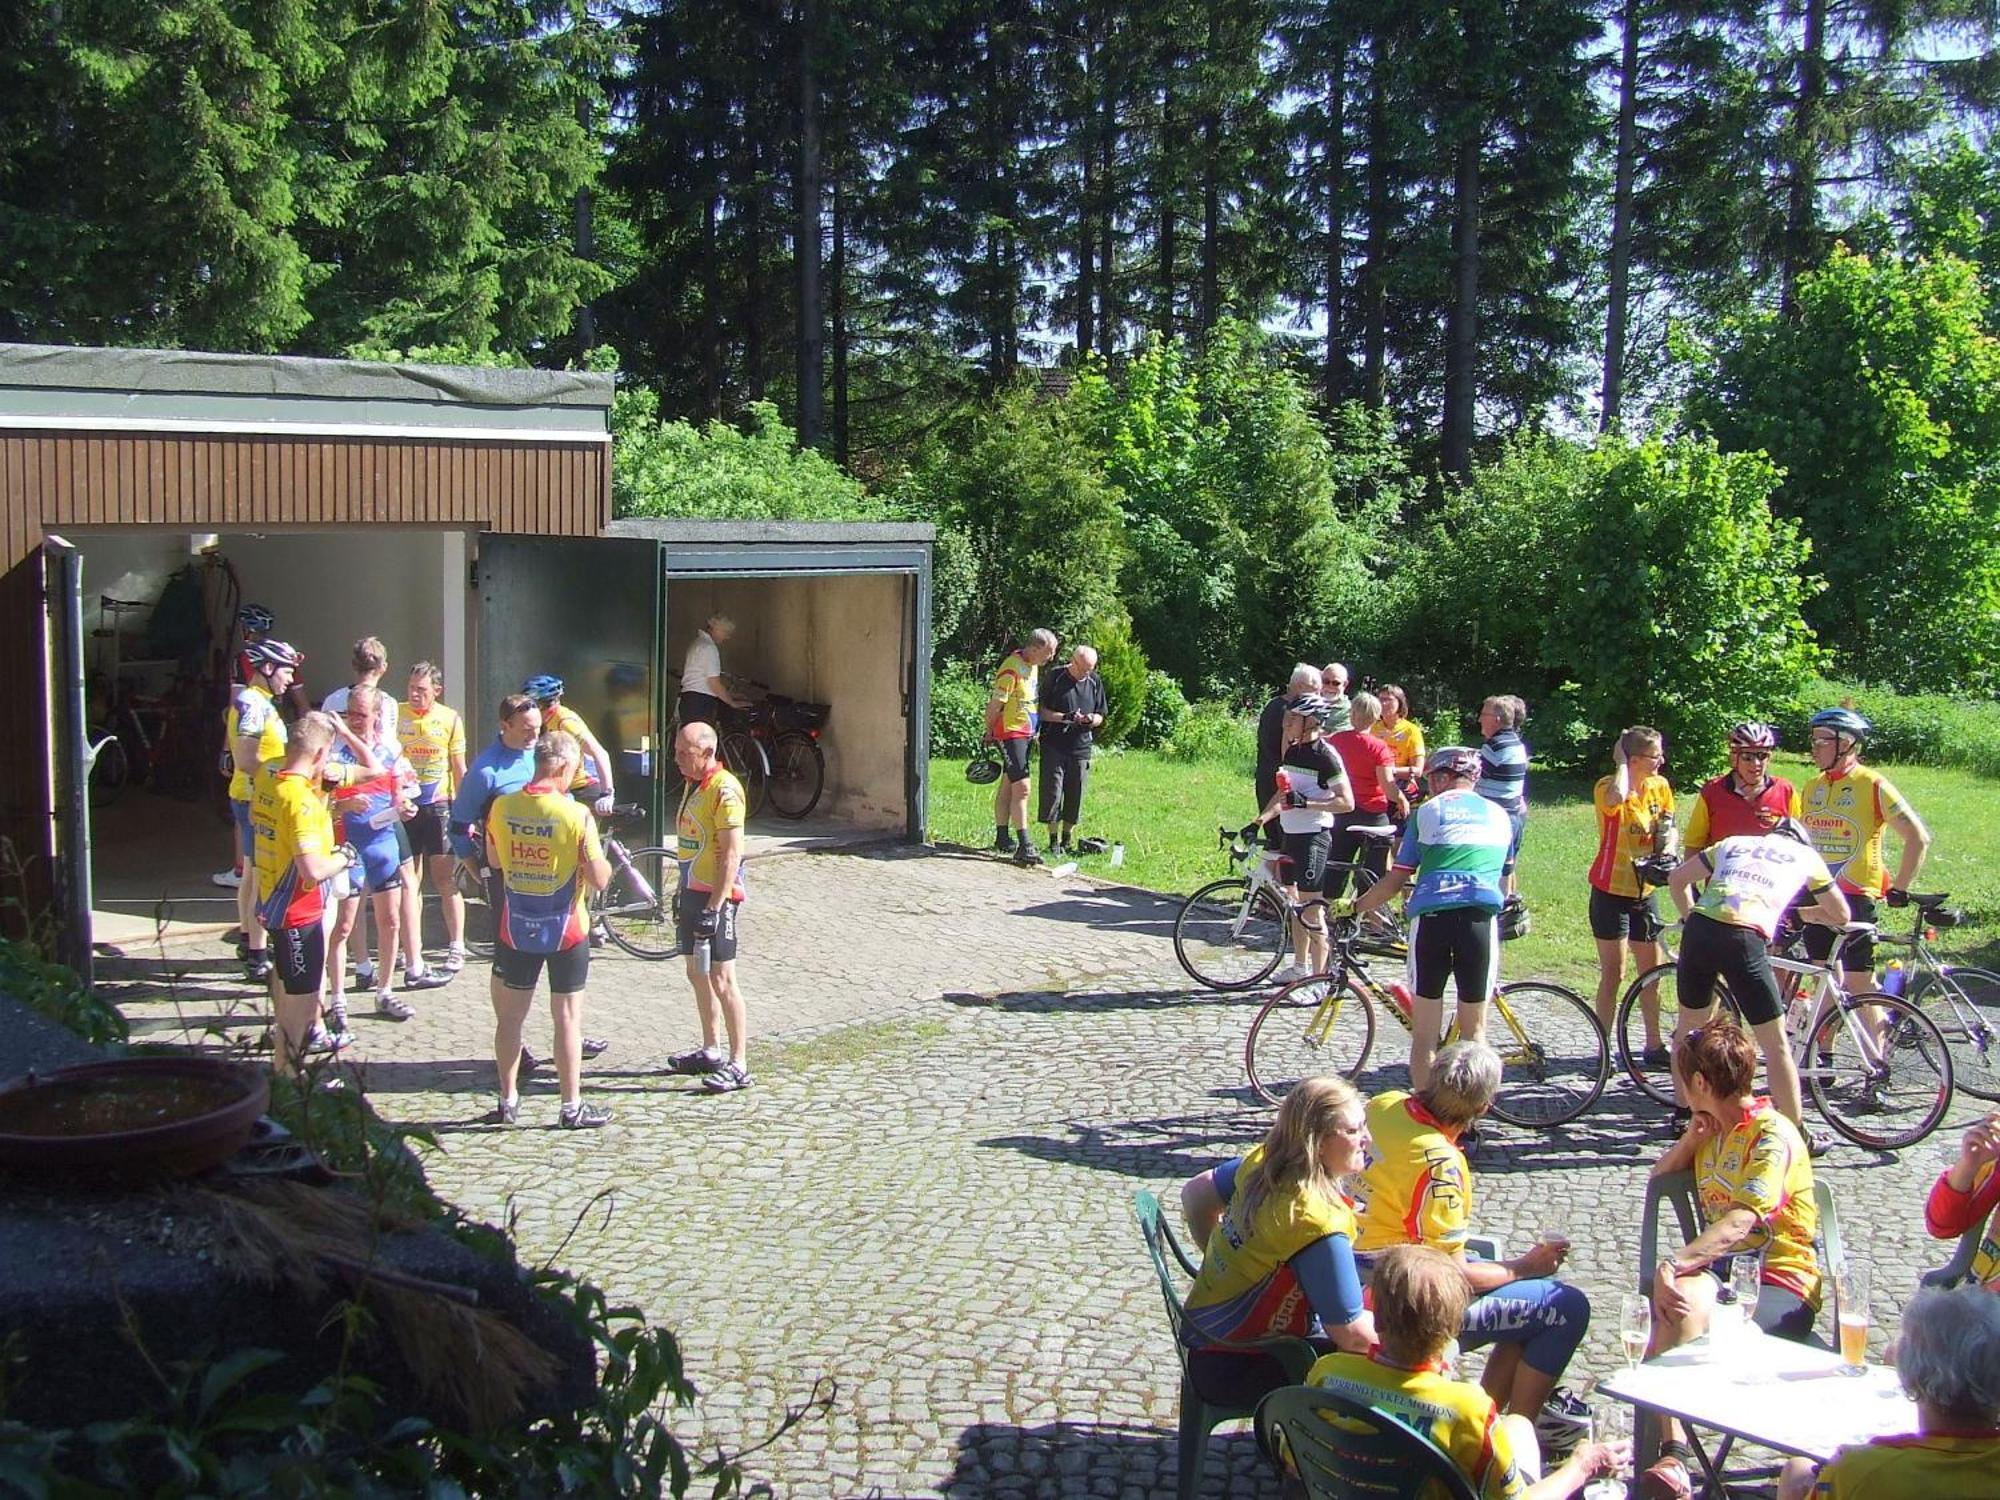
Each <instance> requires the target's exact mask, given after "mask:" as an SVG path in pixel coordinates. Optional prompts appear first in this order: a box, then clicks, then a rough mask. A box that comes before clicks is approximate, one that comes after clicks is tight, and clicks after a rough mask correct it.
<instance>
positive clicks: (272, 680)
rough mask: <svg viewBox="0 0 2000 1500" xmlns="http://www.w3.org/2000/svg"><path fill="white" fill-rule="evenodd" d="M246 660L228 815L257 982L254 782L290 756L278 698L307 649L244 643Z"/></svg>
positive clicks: (252, 977) (233, 721)
mask: <svg viewBox="0 0 2000 1500" xmlns="http://www.w3.org/2000/svg"><path fill="white" fill-rule="evenodd" d="M243 659H244V662H245V663H246V664H247V665H248V667H249V669H250V671H251V673H252V676H251V680H250V682H249V683H248V684H247V685H245V686H243V687H240V688H237V689H236V690H235V692H234V694H233V695H232V697H231V700H230V705H229V722H228V724H227V726H226V728H227V730H228V744H229V764H230V771H229V814H230V817H231V818H232V819H233V820H234V821H235V824H236V840H237V843H238V844H239V845H240V846H241V848H242V851H243V870H242V874H241V878H240V879H239V881H238V882H237V886H236V927H237V930H238V931H239V932H241V933H242V934H243V955H242V957H243V966H244V967H243V972H244V977H246V978H247V979H248V980H249V981H250V982H251V983H252V984H263V983H264V982H265V981H266V980H268V979H269V978H270V977H271V960H270V958H269V956H268V955H267V952H266V941H265V936H264V928H263V925H262V924H261V923H259V922H258V920H257V875H256V868H257V848H256V825H255V823H254V821H253V820H252V818H251V816H250V797H251V792H252V785H253V784H252V780H251V778H252V777H254V776H255V775H256V773H257V770H258V768H259V767H261V766H267V765H276V764H277V763H278V762H279V761H280V760H282V759H283V758H284V754H285V721H284V719H283V718H281V717H280V716H279V714H278V704H277V700H278V699H279V698H282V697H283V696H284V695H285V693H286V692H287V691H288V690H289V689H290V687H291V685H292V684H293V683H294V682H295V681H297V679H298V672H299V665H300V663H302V662H303V661H304V660H305V655H304V653H302V652H300V651H298V650H296V649H295V648H293V647H292V646H289V645H287V644H286V643H285V642H283V641H273V640H263V641H257V642H254V643H253V644H251V645H249V646H246V647H244V650H243Z"/></svg>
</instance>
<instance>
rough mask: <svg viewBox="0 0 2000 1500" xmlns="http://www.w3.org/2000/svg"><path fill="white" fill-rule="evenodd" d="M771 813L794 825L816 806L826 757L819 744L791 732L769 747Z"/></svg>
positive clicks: (823, 788)
mask: <svg viewBox="0 0 2000 1500" xmlns="http://www.w3.org/2000/svg"><path fill="white" fill-rule="evenodd" d="M769 786H770V798H771V811H772V812H774V813H776V814H777V815H778V816H779V817H781V818H790V819H792V820H794V821H797V820H798V819H800V818H803V817H805V816H806V815H807V814H808V813H810V812H811V811H812V810H813V809H814V808H815V807H818V806H819V797H820V793H821V792H823V791H825V790H826V756H825V754H824V753H823V752H822V751H821V750H820V748H819V741H818V740H816V739H814V738H813V737H812V736H811V735H809V734H801V733H800V732H799V731H798V730H796V729H795V730H792V731H791V732H790V733H789V734H781V735H779V736H778V742H777V744H775V745H773V746H772V747H771V779H770V783H769Z"/></svg>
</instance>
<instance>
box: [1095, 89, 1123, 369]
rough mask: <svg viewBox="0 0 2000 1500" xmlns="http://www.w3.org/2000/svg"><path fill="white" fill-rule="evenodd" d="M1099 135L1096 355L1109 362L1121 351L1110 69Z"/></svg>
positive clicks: (1114, 123)
mask: <svg viewBox="0 0 2000 1500" xmlns="http://www.w3.org/2000/svg"><path fill="white" fill-rule="evenodd" d="M1101 71H1102V77H1103V85H1104V86H1103V91H1102V93H1101V95H1100V97H1099V99H1098V110H1099V114H1100V120H1099V124H1098V133H1097V151H1098V157H1097V204H1098V208H1097V232H1098V245H1099V249H1098V252H1097V308H1098V311H1097V352H1098V353H1099V354H1101V355H1103V356H1104V358H1106V359H1107V360H1108V359H1110V358H1111V356H1112V355H1113V354H1115V353H1117V351H1118V322H1119V314H1118V281H1117V276H1118V240H1117V223H1118V190H1117V182H1118V173H1117V164H1116V156H1117V149H1118V146H1117V143H1118V113H1117V112H1118V101H1117V99H1116V98H1115V97H1114V96H1113V90H1112V82H1111V75H1110V72H1109V70H1101Z"/></svg>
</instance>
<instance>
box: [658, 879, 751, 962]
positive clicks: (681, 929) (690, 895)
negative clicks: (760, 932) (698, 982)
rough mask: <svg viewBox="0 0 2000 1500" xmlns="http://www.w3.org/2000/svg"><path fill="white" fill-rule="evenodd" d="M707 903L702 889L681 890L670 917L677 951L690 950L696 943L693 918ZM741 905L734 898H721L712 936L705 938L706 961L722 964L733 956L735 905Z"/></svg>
mask: <svg viewBox="0 0 2000 1500" xmlns="http://www.w3.org/2000/svg"><path fill="white" fill-rule="evenodd" d="M707 905H708V894H707V893H706V892H705V891H682V892H681V899H680V907H679V910H678V914H677V915H676V917H675V919H674V930H675V931H676V932H677V933H678V934H679V935H680V940H681V952H683V953H693V952H694V951H695V948H696V947H697V946H698V945H699V944H700V942H701V939H700V938H699V937H697V936H695V930H694V924H695V918H697V917H699V916H700V915H701V913H702V910H703V908H705V907H706V906H707ZM741 905H742V903H741V902H738V901H725V902H723V903H722V910H721V911H720V912H718V913H717V914H716V918H717V920H716V924H715V936H714V937H712V938H710V939H709V940H708V959H709V962H710V963H717V964H726V963H728V962H729V961H730V960H731V959H733V958H735V957H736V919H737V916H738V911H737V908H738V907H739V906H741Z"/></svg>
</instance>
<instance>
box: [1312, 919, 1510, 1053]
mask: <svg viewBox="0 0 2000 1500" xmlns="http://www.w3.org/2000/svg"><path fill="white" fill-rule="evenodd" d="M1312 904H1314V903H1311V902H1308V903H1307V905H1312ZM1318 904H1320V905H1324V903H1323V902H1322V903H1318ZM1332 942H1333V946H1334V951H1335V958H1336V962H1335V964H1334V965H1333V967H1332V968H1331V969H1329V970H1328V982H1327V991H1326V998H1325V999H1323V1000H1321V1001H1320V1008H1319V1010H1318V1011H1316V1012H1315V1013H1314V1015H1313V1018H1312V1020H1311V1021H1310V1022H1308V1023H1307V1025H1306V1035H1307V1036H1308V1037H1309V1038H1311V1039H1312V1040H1314V1041H1317V1042H1324V1041H1325V1040H1326V1039H1327V1036H1328V1035H1329V1034H1330V1033H1331V1032H1332V1030H1333V1026H1334V1023H1335V1022H1336V1021H1338V1020H1339V1019H1340V1006H1341V1001H1342V999H1343V997H1345V996H1346V994H1347V980H1348V978H1349V976H1350V975H1351V976H1352V977H1353V978H1354V980H1355V982H1356V983H1357V984H1358V985H1359V986H1360V988H1361V992H1362V994H1363V995H1364V996H1366V998H1367V1000H1368V1001H1369V1002H1370V1003H1372V1004H1374V1005H1376V1006H1378V1007H1380V1008H1381V1009H1382V1010H1384V1011H1386V1012H1387V1013H1388V1014H1389V1015H1390V1016H1392V1017H1394V1018H1395V1021H1396V1024H1397V1025H1398V1026H1401V1027H1402V1028H1403V1032H1404V1034H1405V1035H1406V1036H1413V1035H1415V1034H1416V1017H1415V1016H1414V1015H1413V1014H1411V1012H1410V1011H1408V1010H1405V1009H1404V1008H1403V1002H1402V1001H1401V1000H1399V999H1397V998H1396V992H1395V991H1394V990H1391V989H1390V988H1389V987H1388V986H1386V985H1384V984H1382V983H1381V982H1380V981H1378V980H1377V979H1376V978H1375V976H1374V975H1373V974H1371V973H1369V972H1368V965H1367V964H1366V963H1364V962H1363V961H1362V958H1361V947H1360V940H1359V938H1358V936H1349V937H1335V938H1333V939H1332ZM1487 1003H1488V1004H1490V1005H1491V1006H1493V1008H1494V1010H1495V1011H1496V1012H1497V1013H1498V1014H1499V1017H1500V1019H1501V1020H1502V1021H1503V1022H1505V1023H1506V1026H1507V1030H1508V1032H1509V1033H1511V1034H1512V1036H1513V1038H1514V1043H1515V1047H1516V1048H1517V1049H1518V1050H1514V1051H1510V1050H1508V1049H1506V1048H1499V1047H1496V1048H1494V1050H1495V1051H1497V1052H1499V1054H1500V1060H1501V1062H1502V1063H1525V1062H1529V1061H1532V1060H1533V1057H1534V1052H1535V1043H1534V1042H1533V1041H1532V1040H1530V1038H1529V1036H1528V1034H1527V1032H1526V1031H1524V1030H1523V1029H1522V1027H1521V1022H1520V1020H1519V1019H1518V1018H1517V1017H1516V1016H1515V1014H1514V1010H1513V1007H1511V1006H1510V1005H1508V1004H1507V993H1506V989H1505V987H1504V986H1503V987H1502V988H1500V989H1498V990H1496V991H1494V993H1493V995H1492V996H1491V997H1490V998H1489V999H1488V1002H1487ZM1457 1039H1458V1020H1457V1018H1456V1017H1454V1018H1453V1019H1452V1020H1451V1022H1450V1023H1449V1024H1448V1025H1446V1027H1445V1028H1444V1031H1443V1033H1442V1034H1441V1036H1440V1037H1439V1040H1438V1045H1439V1046H1441V1047H1442V1046H1448V1045H1449V1044H1450V1043H1452V1042H1454V1041H1456V1040H1457ZM1489 1045H1491V1044H1490V1043H1489Z"/></svg>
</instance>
